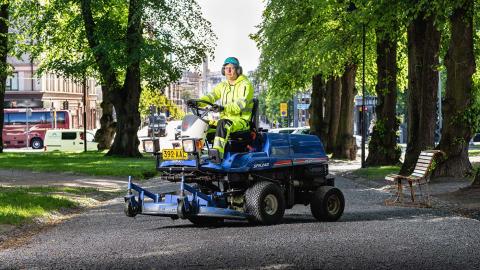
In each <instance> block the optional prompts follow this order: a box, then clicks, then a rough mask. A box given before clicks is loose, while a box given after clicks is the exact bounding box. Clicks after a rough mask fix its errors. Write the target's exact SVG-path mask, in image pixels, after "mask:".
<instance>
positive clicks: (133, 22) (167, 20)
mask: <svg viewBox="0 0 480 270" xmlns="http://www.w3.org/2000/svg"><path fill="white" fill-rule="evenodd" d="M33 2H36V1H33ZM26 16H28V18H29V22H30V24H31V25H30V26H29V27H28V28H27V29H23V30H24V32H25V33H26V34H31V35H32V36H33V37H34V39H35V40H36V41H37V43H35V44H34V46H32V47H31V48H29V50H30V51H31V52H32V53H33V54H34V55H36V56H40V55H41V56H42V59H41V60H42V63H41V70H51V71H55V72H57V73H60V74H62V75H65V76H70V77H74V78H78V79H82V78H83V77H84V76H95V77H96V78H97V79H98V80H99V81H100V83H101V85H102V92H103V96H104V101H106V102H110V103H111V104H112V105H113V107H114V109H115V113H116V116H117V124H116V136H115V139H114V142H113V145H112V147H111V148H110V151H109V152H108V153H107V155H118V156H140V153H139V151H138V143H139V142H138V138H137V136H136V130H137V129H138V126H139V124H140V114H139V112H138V103H139V98H140V93H141V91H142V89H143V87H144V86H148V87H150V88H155V89H157V90H158V91H161V90H162V89H163V88H164V87H165V86H166V85H168V84H169V83H171V82H173V81H176V80H177V79H178V78H179V77H180V76H181V73H182V70H184V69H187V68H189V67H194V66H196V65H198V64H200V63H201V62H202V60H203V58H204V56H205V55H207V54H210V53H211V52H212V48H213V42H214V39H215V35H214V34H213V33H212V32H211V29H210V24H209V23H208V22H207V21H205V20H204V19H203V18H202V17H201V12H200V8H199V6H198V4H197V3H196V2H195V1H194V0H181V1H174V0H167V1H154V0H131V1H123V0H100V1H91V0H69V1H63V0H52V1H48V2H46V3H44V4H43V5H36V6H35V9H34V10H33V11H31V12H30V13H28V14H26ZM103 105H105V104H102V106H103ZM105 106H110V105H108V104H106V105H105ZM110 108H111V107H110ZM105 111H110V112H111V110H110V109H107V110H105ZM111 119H112V118H111V117H110V116H108V117H107V118H106V119H105V122H103V121H102V129H103V128H104V127H105V126H108V125H110V124H111ZM104 123H106V124H105V125H104ZM104 134H109V132H104ZM104 136H108V135H104ZM106 141H108V140H106Z"/></svg>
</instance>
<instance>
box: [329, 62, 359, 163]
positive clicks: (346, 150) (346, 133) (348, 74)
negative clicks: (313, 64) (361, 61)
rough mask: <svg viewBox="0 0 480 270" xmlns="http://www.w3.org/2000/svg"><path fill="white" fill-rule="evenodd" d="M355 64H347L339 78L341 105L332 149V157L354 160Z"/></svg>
mask: <svg viewBox="0 0 480 270" xmlns="http://www.w3.org/2000/svg"><path fill="white" fill-rule="evenodd" d="M356 73H357V65H355V64H349V65H347V66H346V67H345V72H344V73H343V76H342V78H341V81H342V83H341V96H340V100H341V105H340V108H341V109H340V118H339V125H338V135H337V140H336V142H335V144H336V145H335V148H334V151H333V156H332V157H333V158H338V159H350V160H355V158H356V156H357V144H356V142H355V138H354V137H353V109H354V107H355V101H354V99H355V95H356V94H357V91H356V89H355V76H356Z"/></svg>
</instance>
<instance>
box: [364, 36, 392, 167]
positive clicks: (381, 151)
mask: <svg viewBox="0 0 480 270" xmlns="http://www.w3.org/2000/svg"><path fill="white" fill-rule="evenodd" d="M377 70H378V72H377V85H376V87H375V91H376V93H377V106H376V108H375V113H376V116H377V119H376V121H375V125H374V126H373V132H372V133H373V134H372V138H371V139H370V143H369V144H368V157H367V160H366V161H365V163H366V165H367V166H382V165H394V164H398V163H399V162H400V154H401V150H400V148H399V147H398V145H397V137H398V136H397V130H398V126H399V121H398V119H397V116H396V108H395V107H396V102H397V41H396V40H395V39H392V38H391V37H390V36H389V35H388V34H387V33H386V32H385V31H382V30H377Z"/></svg>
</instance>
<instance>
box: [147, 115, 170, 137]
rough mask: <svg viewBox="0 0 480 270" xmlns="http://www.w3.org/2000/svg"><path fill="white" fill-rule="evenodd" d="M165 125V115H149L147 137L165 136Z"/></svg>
mask: <svg viewBox="0 0 480 270" xmlns="http://www.w3.org/2000/svg"><path fill="white" fill-rule="evenodd" d="M166 126H167V117H166V116H165V114H155V115H152V116H150V118H149V121H148V131H147V136H148V137H162V136H165V129H166Z"/></svg>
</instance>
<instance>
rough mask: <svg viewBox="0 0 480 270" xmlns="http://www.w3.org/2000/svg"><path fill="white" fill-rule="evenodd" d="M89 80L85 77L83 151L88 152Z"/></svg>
mask: <svg viewBox="0 0 480 270" xmlns="http://www.w3.org/2000/svg"><path fill="white" fill-rule="evenodd" d="M86 103H87V78H86V77H85V76H84V77H83V151H84V152H87V111H86Z"/></svg>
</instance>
